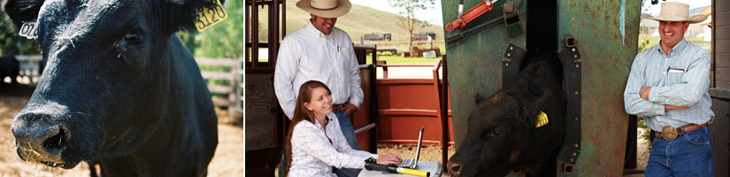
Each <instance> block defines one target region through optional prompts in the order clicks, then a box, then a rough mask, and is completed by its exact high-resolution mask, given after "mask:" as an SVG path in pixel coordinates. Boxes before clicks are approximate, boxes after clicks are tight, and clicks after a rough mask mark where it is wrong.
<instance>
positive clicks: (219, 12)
mask: <svg viewBox="0 0 730 177" xmlns="http://www.w3.org/2000/svg"><path fill="white" fill-rule="evenodd" d="M211 1H212V2H214V3H215V4H212V5H210V6H206V7H199V8H196V9H195V12H193V17H194V18H195V28H197V29H198V32H203V31H204V30H206V29H208V28H210V27H211V26H213V25H215V24H217V23H218V22H221V21H223V20H224V19H226V17H228V14H226V11H225V10H223V4H221V2H220V1H219V0H211Z"/></svg>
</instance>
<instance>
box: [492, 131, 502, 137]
mask: <svg viewBox="0 0 730 177" xmlns="http://www.w3.org/2000/svg"><path fill="white" fill-rule="evenodd" d="M491 135H492V136H499V135H502V130H494V131H493V132H492V133H491Z"/></svg>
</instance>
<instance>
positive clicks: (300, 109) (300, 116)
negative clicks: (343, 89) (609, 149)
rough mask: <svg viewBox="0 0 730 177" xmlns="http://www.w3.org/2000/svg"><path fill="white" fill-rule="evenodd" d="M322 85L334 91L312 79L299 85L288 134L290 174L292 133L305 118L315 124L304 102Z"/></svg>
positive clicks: (287, 165) (288, 167) (287, 159)
mask: <svg viewBox="0 0 730 177" xmlns="http://www.w3.org/2000/svg"><path fill="white" fill-rule="evenodd" d="M319 87H322V88H324V89H326V90H327V93H332V92H331V91H330V89H329V88H328V87H327V85H324V83H322V82H319V81H315V80H310V81H307V82H305V83H304V84H302V86H301V87H299V96H298V97H297V102H296V103H297V104H296V107H295V108H294V118H292V119H291V124H290V125H289V132H288V133H287V135H286V147H285V148H286V174H287V176H289V169H290V168H291V158H292V156H291V155H292V154H291V135H292V132H293V131H294V127H295V126H297V124H298V123H299V122H301V121H303V120H306V121H309V122H311V123H312V124H314V121H315V120H314V113H313V112H312V111H309V110H307V108H306V107H304V103H307V102H309V100H312V90H314V89H315V88H319Z"/></svg>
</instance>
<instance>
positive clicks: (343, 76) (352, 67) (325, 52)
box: [274, 0, 363, 176]
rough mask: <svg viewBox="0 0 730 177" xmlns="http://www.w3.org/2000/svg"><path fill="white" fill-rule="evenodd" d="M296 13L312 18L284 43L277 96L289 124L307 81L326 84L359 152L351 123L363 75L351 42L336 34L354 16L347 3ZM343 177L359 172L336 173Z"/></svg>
mask: <svg viewBox="0 0 730 177" xmlns="http://www.w3.org/2000/svg"><path fill="white" fill-rule="evenodd" d="M297 7H299V8H300V9H302V10H304V11H307V12H309V13H310V17H311V18H310V20H309V22H308V23H307V25H306V26H304V27H302V28H300V29H299V30H297V31H295V32H293V33H291V34H289V35H287V36H286V38H284V40H282V42H281V48H280V50H279V54H278V61H277V62H276V69H275V71H274V90H275V92H276V97H277V98H278V100H279V104H280V106H281V108H282V109H283V111H284V113H285V114H286V116H287V117H289V119H291V118H292V116H293V115H294V106H295V101H296V97H297V95H296V94H297V93H299V87H300V86H301V85H302V84H303V83H304V82H306V81H309V80H317V81H321V82H322V83H325V84H326V85H327V87H329V88H330V90H331V92H332V93H331V94H332V103H333V105H332V110H333V112H334V113H335V115H336V116H337V119H338V120H339V122H340V127H341V129H342V133H343V134H344V135H345V139H346V140H347V143H348V144H349V145H350V147H352V148H353V149H359V148H358V147H359V145H358V142H357V137H356V135H355V130H354V128H353V126H352V121H351V120H350V118H351V117H352V115H353V114H354V113H355V111H357V110H358V106H359V105H360V104H361V103H362V101H363V91H362V88H360V74H359V73H360V70H359V68H358V63H357V58H356V56H355V51H354V50H353V46H352V40H351V39H350V36H349V35H348V34H347V33H345V31H342V30H341V29H339V28H335V27H334V26H335V22H337V17H341V16H343V15H345V14H347V13H348V12H349V11H350V7H351V4H350V1H348V0H300V1H299V2H297ZM335 173H337V175H338V176H356V175H357V173H359V170H356V169H335Z"/></svg>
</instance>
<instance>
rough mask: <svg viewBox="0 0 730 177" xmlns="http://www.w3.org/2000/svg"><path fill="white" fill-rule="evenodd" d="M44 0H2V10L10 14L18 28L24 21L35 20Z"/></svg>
mask: <svg viewBox="0 0 730 177" xmlns="http://www.w3.org/2000/svg"><path fill="white" fill-rule="evenodd" d="M41 5H43V0H2V10H3V11H4V12H5V13H6V14H8V16H9V17H10V19H11V20H13V24H14V25H15V27H16V28H17V29H20V26H21V25H22V24H23V22H30V21H35V20H36V19H37V18H38V11H40V10H41Z"/></svg>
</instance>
